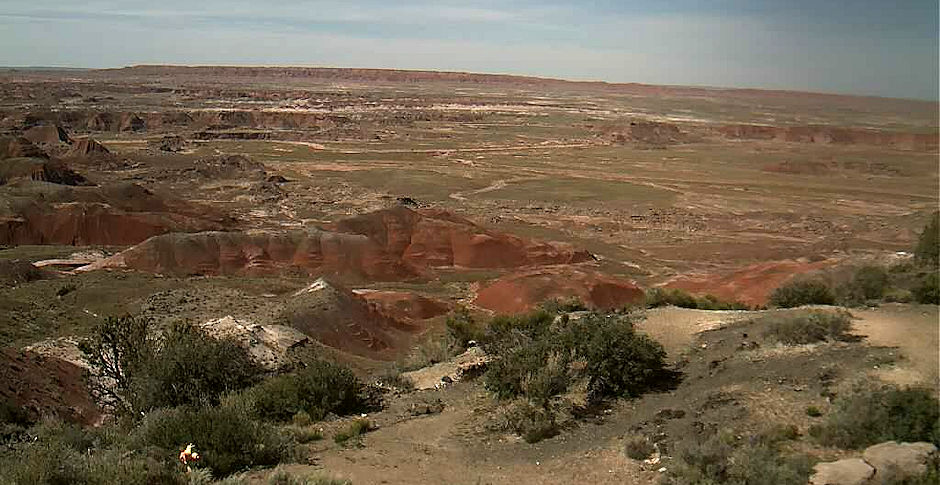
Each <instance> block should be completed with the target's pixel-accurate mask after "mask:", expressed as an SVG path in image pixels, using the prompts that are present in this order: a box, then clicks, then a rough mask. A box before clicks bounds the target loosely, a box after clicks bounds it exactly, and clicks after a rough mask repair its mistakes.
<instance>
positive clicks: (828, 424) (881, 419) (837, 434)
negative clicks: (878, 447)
mask: <svg viewBox="0 0 940 485" xmlns="http://www.w3.org/2000/svg"><path fill="white" fill-rule="evenodd" d="M810 434H812V435H813V436H814V437H816V438H817V439H818V440H819V441H820V442H821V443H823V444H825V445H828V446H838V447H840V448H846V449H858V448H864V447H866V446H869V445H873V444H876V443H880V442H882V441H889V440H895V441H898V442H902V441H907V442H914V441H929V442H932V443H934V444H936V445H940V402H938V401H937V398H936V397H935V396H934V394H933V393H932V392H931V391H929V390H927V389H920V388H906V389H899V388H895V387H890V386H883V387H878V388H873V389H861V388H860V389H855V391H854V392H853V393H852V394H850V395H847V396H845V397H842V398H840V399H838V400H837V401H836V402H835V406H834V408H833V410H832V412H830V413H829V415H828V416H827V417H826V421H825V423H823V424H821V425H817V426H814V427H812V428H811V429H810Z"/></svg>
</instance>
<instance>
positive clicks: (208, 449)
mask: <svg viewBox="0 0 940 485" xmlns="http://www.w3.org/2000/svg"><path fill="white" fill-rule="evenodd" d="M132 441H133V443H134V444H135V445H136V446H135V447H136V448H137V449H145V448H147V447H155V448H157V449H159V450H160V454H161V455H162V456H168V457H175V455H176V454H178V453H179V450H182V449H183V448H185V447H186V445H187V444H189V443H193V444H195V445H196V449H197V451H198V452H199V454H200V455H202V460H201V461H200V462H199V465H198V466H200V467H205V468H209V469H210V470H212V473H213V475H214V476H217V477H222V476H226V475H229V474H231V473H235V472H238V471H241V470H244V469H247V468H249V467H253V466H267V465H275V464H277V463H278V462H279V461H280V460H281V459H283V458H286V457H288V456H289V455H290V452H291V444H290V442H289V441H288V440H287V439H286V437H284V436H282V435H281V434H280V433H278V431H277V429H275V428H273V427H271V426H269V425H267V424H264V423H262V422H261V421H259V420H256V419H254V418H253V417H252V416H251V412H250V410H249V409H248V408H247V406H244V405H242V404H241V403H237V402H227V403H225V404H223V405H220V406H215V407H206V406H203V407H191V406H182V407H178V408H173V409H161V410H158V411H154V412H152V413H149V414H148V415H147V417H146V418H145V419H144V420H143V422H142V423H141V425H140V427H139V428H138V429H137V430H135V432H134V434H133V437H132Z"/></svg>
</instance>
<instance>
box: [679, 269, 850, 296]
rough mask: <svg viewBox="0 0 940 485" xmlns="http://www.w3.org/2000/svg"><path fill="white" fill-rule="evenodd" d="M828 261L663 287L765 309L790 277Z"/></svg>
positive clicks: (687, 280) (684, 279) (710, 276)
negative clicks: (778, 288)
mask: <svg viewBox="0 0 940 485" xmlns="http://www.w3.org/2000/svg"><path fill="white" fill-rule="evenodd" d="M831 264H832V263H831V262H829V261H818V262H815V263H803V262H799V261H771V262H767V263H758V264H753V265H750V266H747V267H744V268H741V269H738V270H735V271H733V272H731V273H726V274H706V275H694V276H680V277H678V278H676V279H673V280H672V281H669V282H667V283H666V284H665V285H664V286H666V287H669V288H679V289H683V290H686V291H688V292H690V293H693V294H698V295H706V294H709V295H714V296H716V297H718V298H719V299H721V300H726V301H740V302H741V303H746V304H748V305H754V306H761V305H766V304H767V300H768V298H769V297H770V294H771V293H772V292H773V291H774V290H775V289H776V288H777V287H779V286H780V285H782V284H783V283H784V282H786V281H787V280H789V279H790V278H792V277H793V276H796V275H799V274H804V273H809V272H811V271H815V270H818V269H821V268H824V267H826V266H829V265H831Z"/></svg>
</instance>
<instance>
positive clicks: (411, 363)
mask: <svg viewBox="0 0 940 485" xmlns="http://www.w3.org/2000/svg"><path fill="white" fill-rule="evenodd" d="M455 355H457V353H456V352H455V350H454V347H453V346H452V345H451V343H450V341H449V339H448V338H447V336H446V335H444V336H443V337H442V336H440V335H437V336H434V335H428V336H427V337H425V338H424V340H422V341H421V342H419V343H418V345H416V346H415V347H414V348H413V349H411V352H410V353H409V354H408V355H407V356H406V357H405V359H404V360H403V361H402V362H401V368H402V369H403V370H406V371H410V370H417V369H422V368H424V367H428V366H431V365H434V364H437V363H438V362H444V361H446V360H448V359H450V358H452V357H454V356H455Z"/></svg>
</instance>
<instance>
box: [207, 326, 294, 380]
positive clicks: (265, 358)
mask: <svg viewBox="0 0 940 485" xmlns="http://www.w3.org/2000/svg"><path fill="white" fill-rule="evenodd" d="M201 328H202V329H203V330H205V332H206V333H208V334H209V335H211V336H213V337H216V338H231V339H234V340H235V341H236V342H238V343H239V344H241V345H242V346H243V347H244V348H246V349H247V350H248V353H249V354H250V355H251V357H252V358H253V359H254V360H255V361H256V362H257V363H259V364H261V366H262V367H264V368H265V369H267V370H276V369H278V368H279V367H281V366H282V365H283V364H285V363H286V362H287V352H288V351H289V350H290V349H292V348H295V347H298V346H302V345H304V344H306V343H307V342H309V341H310V338H309V337H307V336H306V335H304V334H303V333H302V332H300V331H299V330H297V329H294V328H291V327H286V326H283V325H254V324H251V323H250V322H245V321H242V320H238V319H236V318H235V317H232V316H231V315H228V316H225V317H222V318H218V319H215V320H210V321H208V322H206V323H203V324H202V325H201Z"/></svg>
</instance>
